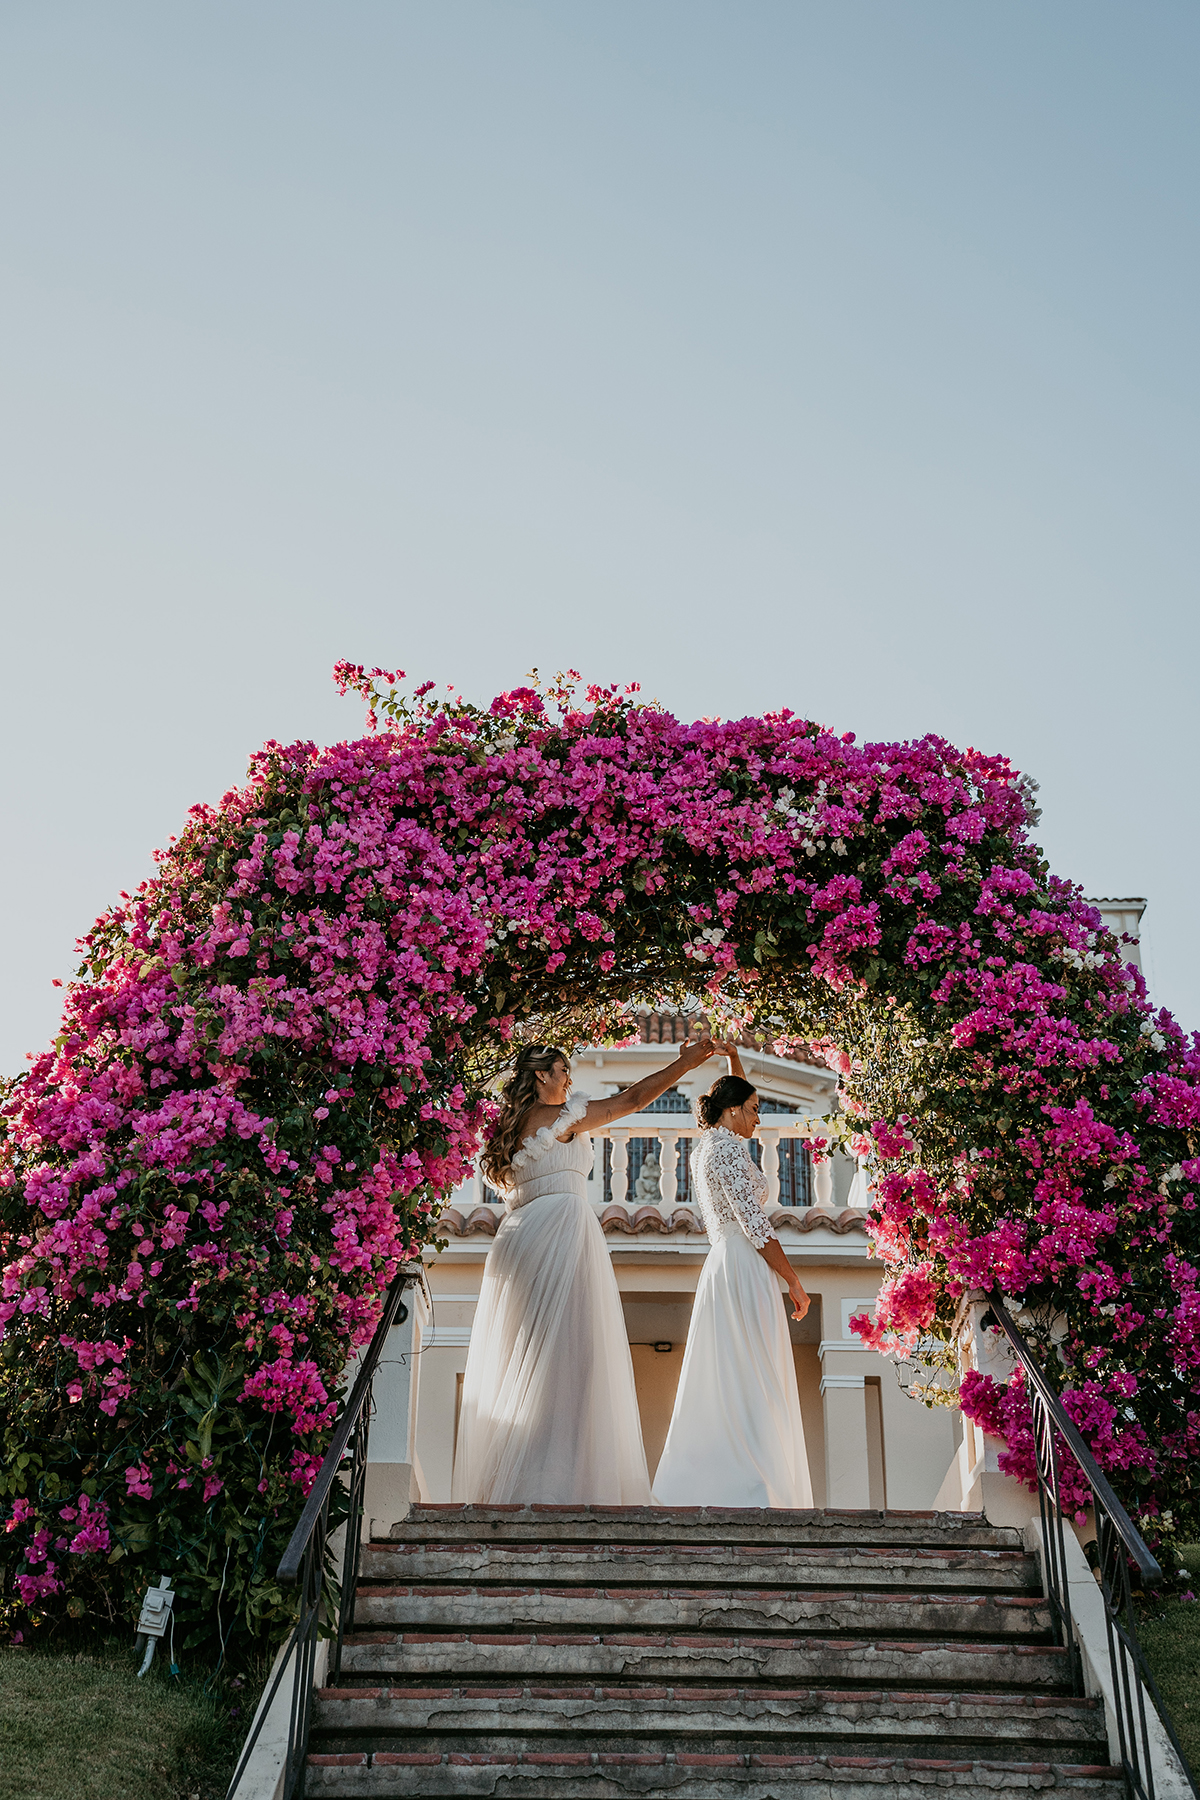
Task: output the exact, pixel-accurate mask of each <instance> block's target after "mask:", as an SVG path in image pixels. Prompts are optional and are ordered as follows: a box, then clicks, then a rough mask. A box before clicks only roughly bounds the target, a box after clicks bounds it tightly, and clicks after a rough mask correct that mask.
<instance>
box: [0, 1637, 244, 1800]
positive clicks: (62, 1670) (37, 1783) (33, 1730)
mask: <svg viewBox="0 0 1200 1800" xmlns="http://www.w3.org/2000/svg"><path fill="white" fill-rule="evenodd" d="M137 1666H138V1659H137V1657H136V1656H135V1654H134V1652H133V1648H132V1645H131V1646H130V1648H129V1649H128V1650H127V1651H124V1650H122V1649H120V1648H117V1647H110V1648H109V1649H106V1650H101V1651H98V1652H96V1653H94V1654H91V1655H75V1654H61V1655H51V1654H50V1653H48V1652H45V1651H40V1650H35V1649H28V1650H19V1649H18V1650H11V1649H10V1650H0V1800H223V1796H224V1793H225V1789H226V1787H227V1786H228V1784H229V1778H230V1776H231V1775H232V1774H233V1767H234V1759H235V1756H236V1753H237V1749H238V1746H239V1745H240V1743H241V1739H242V1736H243V1731H244V1727H245V1725H248V1724H249V1721H250V1718H251V1716H252V1709H253V1702H252V1701H250V1702H248V1703H247V1705H246V1706H245V1708H242V1709H240V1716H239V1717H238V1718H234V1719H231V1717H230V1706H229V1696H228V1694H224V1695H216V1696H213V1697H211V1698H206V1697H205V1695H204V1693H203V1692H202V1687H203V1683H202V1681H201V1680H200V1679H198V1678H195V1677H192V1678H189V1679H187V1680H184V1679H182V1678H177V1679H172V1677H171V1676H170V1675H169V1674H167V1673H166V1671H165V1670H164V1669H162V1668H160V1667H159V1665H158V1662H157V1659H156V1661H155V1664H154V1666H153V1667H152V1668H151V1670H150V1673H149V1674H148V1675H147V1676H146V1678H145V1680H143V1681H139V1680H138V1679H137V1674H136V1670H137ZM239 1698H240V1696H239ZM235 1703H236V1702H235ZM239 1727H241V1729H239Z"/></svg>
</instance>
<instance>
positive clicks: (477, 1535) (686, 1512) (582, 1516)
mask: <svg viewBox="0 0 1200 1800" xmlns="http://www.w3.org/2000/svg"><path fill="white" fill-rule="evenodd" d="M382 1541H391V1542H396V1543H440V1544H452V1543H457V1542H470V1543H479V1542H485V1543H486V1542H491V1541H507V1542H509V1543H516V1542H531V1543H568V1542H572V1541H574V1542H579V1543H585V1544H599V1543H634V1544H642V1545H645V1544H672V1543H695V1542H699V1541H702V1542H705V1543H710V1544H746V1543H753V1544H758V1545H766V1544H782V1545H806V1544H811V1545H828V1544H853V1545H856V1546H860V1545H899V1544H912V1545H917V1546H924V1545H927V1546H931V1547H937V1548H942V1549H951V1548H957V1549H979V1550H1021V1549H1023V1548H1024V1545H1023V1543H1022V1539H1021V1534H1020V1532H1019V1531H1017V1530H1016V1529H1015V1528H1013V1527H1011V1526H998V1525H989V1524H987V1522H986V1520H985V1519H984V1516H983V1514H982V1513H937V1512H882V1511H878V1512H877V1511H871V1510H864V1511H861V1512H831V1511H821V1510H819V1509H813V1510H811V1511H805V1512H787V1511H784V1510H783V1509H781V1508H775V1507H753V1506H538V1505H528V1506H454V1505H445V1506H441V1505H437V1506H434V1505H429V1506H414V1507H413V1508H412V1510H411V1512H410V1513H409V1514H408V1516H407V1518H405V1519H403V1520H402V1521H401V1522H400V1523H399V1524H397V1525H394V1526H393V1527H392V1530H391V1532H390V1533H389V1534H388V1539H386V1540H382Z"/></svg>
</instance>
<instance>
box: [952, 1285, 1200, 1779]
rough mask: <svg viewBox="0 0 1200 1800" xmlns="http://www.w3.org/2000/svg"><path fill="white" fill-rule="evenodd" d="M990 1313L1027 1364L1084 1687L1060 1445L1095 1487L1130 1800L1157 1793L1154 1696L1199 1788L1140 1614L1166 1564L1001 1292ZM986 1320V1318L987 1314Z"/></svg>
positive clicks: (1050, 1570)
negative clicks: (1149, 1655) (1139, 1592)
mask: <svg viewBox="0 0 1200 1800" xmlns="http://www.w3.org/2000/svg"><path fill="white" fill-rule="evenodd" d="M989 1304H990V1307H991V1316H992V1318H993V1319H994V1320H995V1323H996V1324H997V1325H998V1326H999V1327H1000V1329H1001V1331H1003V1333H1004V1335H1005V1337H1006V1338H1007V1339H1008V1341H1009V1343H1010V1344H1011V1345H1012V1348H1013V1352H1014V1354H1015V1355H1016V1357H1017V1359H1018V1361H1019V1362H1020V1364H1021V1367H1022V1368H1023V1369H1024V1371H1025V1382H1026V1388H1027V1391H1028V1394H1029V1402H1030V1406H1031V1408H1032V1411H1033V1441H1034V1446H1035V1450H1036V1454H1037V1487H1038V1506H1039V1509H1040V1512H1041V1523H1042V1549H1043V1575H1044V1579H1045V1584H1046V1597H1047V1599H1048V1600H1049V1602H1050V1610H1051V1615H1052V1617H1053V1620H1054V1629H1055V1635H1056V1637H1057V1638H1058V1641H1059V1642H1060V1643H1061V1644H1062V1646H1063V1647H1064V1649H1065V1650H1066V1651H1067V1653H1068V1656H1069V1658H1070V1665H1071V1677H1072V1682H1073V1685H1074V1688H1075V1692H1076V1693H1077V1694H1082V1692H1083V1670H1082V1658H1081V1654H1080V1645H1079V1634H1078V1631H1077V1629H1076V1624H1075V1620H1074V1618H1073V1616H1072V1613H1071V1600H1070V1589H1069V1583H1068V1576H1067V1562H1066V1539H1065V1535H1064V1532H1065V1527H1064V1522H1063V1509H1062V1506H1061V1504H1060V1498H1061V1491H1062V1488H1061V1476H1062V1469H1061V1449H1060V1446H1061V1445H1065V1446H1066V1448H1067V1450H1069V1452H1070V1454H1071V1456H1072V1458H1073V1459H1074V1461H1075V1462H1076V1463H1077V1464H1078V1466H1079V1470H1080V1473H1081V1474H1082V1475H1083V1477H1084V1479H1085V1481H1086V1482H1087V1484H1088V1486H1089V1487H1090V1488H1091V1490H1092V1511H1093V1515H1094V1517H1095V1521H1096V1555H1097V1567H1096V1575H1097V1578H1098V1586H1099V1589H1100V1593H1101V1595H1102V1597H1103V1601H1104V1623H1105V1629H1106V1632H1107V1637H1108V1660H1109V1667H1110V1670H1111V1674H1112V1693H1113V1712H1114V1714H1115V1717H1116V1726H1117V1749H1118V1753H1119V1755H1120V1759H1121V1768H1122V1771H1123V1773H1124V1776H1125V1791H1126V1793H1127V1795H1129V1796H1130V1800H1156V1796H1155V1789H1154V1767H1153V1761H1152V1759H1151V1755H1150V1732H1149V1719H1148V1714H1147V1708H1146V1698H1147V1696H1149V1699H1150V1702H1151V1705H1152V1706H1153V1708H1154V1711H1155V1712H1156V1713H1157V1714H1158V1719H1159V1723H1160V1724H1161V1725H1162V1728H1163V1730H1164V1731H1165V1732H1166V1734H1167V1737H1168V1739H1169V1740H1170V1742H1171V1745H1172V1748H1173V1749H1174V1751H1175V1753H1176V1755H1177V1756H1178V1758H1179V1763H1180V1767H1181V1768H1182V1770H1183V1772H1184V1774H1185V1776H1186V1778H1187V1780H1188V1782H1189V1784H1190V1786H1191V1790H1192V1793H1193V1794H1197V1795H1200V1789H1198V1788H1197V1786H1196V1782H1195V1779H1194V1777H1193V1775H1192V1772H1191V1770H1190V1769H1189V1767H1188V1762H1187V1758H1186V1757H1185V1756H1184V1754H1183V1751H1182V1749H1181V1748H1180V1745H1179V1739H1178V1738H1177V1737H1176V1735H1175V1730H1174V1727H1173V1726H1172V1724H1171V1718H1170V1714H1169V1713H1168V1712H1167V1709H1166V1707H1165V1706H1164V1704H1163V1700H1162V1696H1161V1695H1160V1693H1159V1691H1158V1687H1157V1685H1156V1683H1155V1680H1154V1677H1153V1675H1152V1674H1151V1673H1150V1669H1149V1666H1148V1664H1147V1662H1146V1658H1145V1655H1144V1654H1143V1652H1142V1647H1141V1645H1140V1643H1139V1642H1138V1635H1137V1624H1136V1621H1135V1619H1134V1614H1133V1586H1134V1584H1133V1582H1132V1581H1131V1579H1130V1570H1131V1568H1134V1569H1136V1570H1137V1573H1138V1576H1139V1579H1140V1585H1141V1587H1142V1588H1143V1589H1146V1588H1155V1587H1157V1586H1158V1585H1159V1583H1160V1582H1161V1581H1162V1575H1163V1572H1162V1569H1161V1568H1160V1567H1159V1565H1158V1563H1157V1562H1156V1561H1155V1559H1154V1557H1153V1556H1152V1555H1151V1553H1150V1550H1149V1548H1148V1546H1147V1544H1146V1543H1145V1540H1144V1539H1143V1538H1142V1536H1141V1534H1140V1533H1139V1531H1138V1529H1137V1527H1136V1526H1135V1525H1134V1523H1133V1520H1132V1519H1131V1518H1130V1517H1129V1514H1128V1513H1127V1512H1126V1511H1125V1508H1124V1507H1123V1506H1122V1505H1121V1502H1120V1501H1119V1500H1118V1499H1117V1496H1116V1495H1115V1494H1114V1493H1113V1490H1112V1488H1111V1486H1110V1485H1109V1483H1108V1481H1107V1480H1106V1479H1105V1476H1104V1474H1103V1471H1102V1470H1101V1468H1100V1465H1099V1463H1098V1462H1097V1461H1096V1459H1095V1457H1094V1456H1093V1455H1092V1452H1091V1451H1090V1450H1089V1449H1088V1446H1087V1444H1086V1443H1085V1442H1084V1440H1083V1437H1082V1435H1081V1434H1080V1431H1079V1428H1078V1426H1077V1425H1076V1424H1075V1422H1074V1420H1073V1419H1071V1418H1070V1417H1069V1416H1068V1414H1067V1412H1066V1409H1065V1408H1064V1406H1063V1403H1062V1401H1061V1399H1060V1398H1059V1396H1058V1394H1057V1393H1055V1391H1054V1389H1053V1388H1052V1387H1051V1385H1050V1383H1049V1381H1048V1380H1047V1379H1046V1376H1045V1374H1044V1372H1043V1371H1042V1369H1041V1368H1040V1366H1039V1365H1038V1363H1037V1361H1036V1359H1035V1357H1034V1354H1033V1351H1032V1348H1031V1347H1030V1345H1029V1343H1028V1341H1027V1340H1026V1338H1025V1337H1024V1335H1023V1334H1022V1333H1021V1331H1020V1330H1018V1328H1017V1325H1016V1323H1015V1322H1014V1320H1013V1319H1012V1317H1011V1315H1010V1314H1009V1312H1008V1309H1007V1308H1006V1307H1005V1305H1004V1302H1003V1301H1002V1300H1001V1299H1000V1298H999V1296H998V1295H993V1296H992V1297H991V1300H990V1303H989ZM984 1323H985V1324H986V1323H987V1317H986V1315H985V1319H984Z"/></svg>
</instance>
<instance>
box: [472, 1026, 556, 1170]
mask: <svg viewBox="0 0 1200 1800" xmlns="http://www.w3.org/2000/svg"><path fill="white" fill-rule="evenodd" d="M556 1062H564V1063H566V1065H567V1067H568V1069H569V1068H570V1066H571V1061H570V1058H569V1057H567V1056H564V1054H563V1052H562V1051H561V1050H559V1049H557V1048H556V1047H555V1046H554V1045H553V1044H526V1046H525V1048H524V1049H523V1050H522V1051H521V1053H520V1055H519V1056H518V1057H517V1060H516V1064H515V1066H514V1068H513V1072H512V1074H511V1075H510V1076H509V1078H508V1080H507V1081H506V1082H505V1084H504V1086H503V1087H502V1088H501V1089H500V1116H499V1118H498V1119H497V1120H496V1123H495V1124H494V1125H493V1126H492V1131H491V1136H490V1137H489V1138H488V1141H487V1146H486V1148H485V1150H484V1152H483V1155H482V1156H481V1157H480V1159H479V1166H480V1168H481V1169H482V1170H483V1172H484V1175H485V1176H486V1177H487V1179H488V1180H489V1181H490V1182H491V1183H492V1185H493V1187H507V1186H508V1181H509V1175H510V1173H511V1171H512V1159H513V1157H514V1156H515V1155H516V1154H517V1151H518V1150H519V1149H520V1148H521V1142H522V1139H523V1138H524V1137H525V1130H524V1125H525V1121H526V1119H527V1118H528V1116H529V1110H530V1108H531V1107H533V1106H536V1105H537V1097H538V1086H537V1078H538V1070H539V1069H542V1070H546V1069H552V1068H553V1067H554V1065H555V1063H556Z"/></svg>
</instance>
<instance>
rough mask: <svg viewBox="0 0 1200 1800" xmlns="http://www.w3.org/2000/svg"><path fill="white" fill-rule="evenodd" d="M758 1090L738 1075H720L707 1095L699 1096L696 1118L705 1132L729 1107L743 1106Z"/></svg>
mask: <svg viewBox="0 0 1200 1800" xmlns="http://www.w3.org/2000/svg"><path fill="white" fill-rule="evenodd" d="M757 1092H758V1089H757V1088H756V1087H755V1086H754V1083H753V1082H751V1081H743V1080H742V1078H741V1076H740V1075H722V1077H721V1079H720V1080H719V1081H714V1082H713V1084H712V1086H711V1087H710V1088H709V1090H708V1092H707V1094H701V1096H700V1098H699V1100H698V1101H697V1103H696V1117H697V1118H698V1119H699V1121H700V1123H701V1125H702V1126H703V1127H704V1129H705V1130H706V1131H707V1130H708V1128H709V1126H710V1125H715V1124H716V1122H717V1120H718V1119H719V1118H720V1116H721V1114H722V1113H723V1112H726V1111H728V1109H729V1108H730V1107H731V1106H744V1105H745V1104H746V1101H747V1100H748V1099H749V1098H750V1096H751V1094H756V1093H757Z"/></svg>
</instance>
